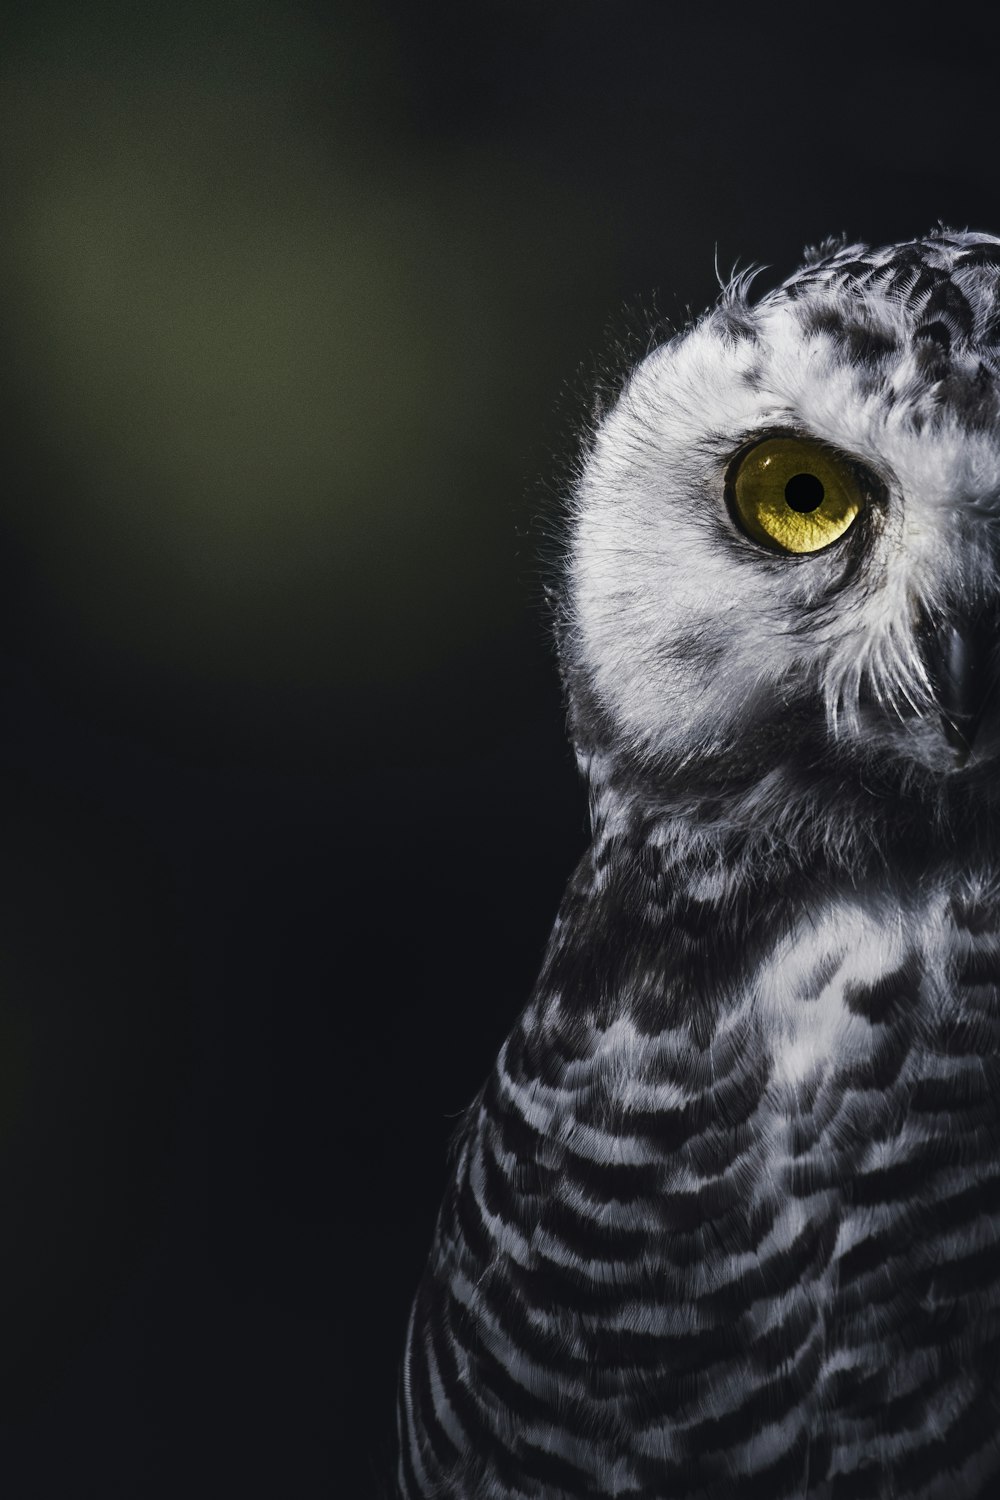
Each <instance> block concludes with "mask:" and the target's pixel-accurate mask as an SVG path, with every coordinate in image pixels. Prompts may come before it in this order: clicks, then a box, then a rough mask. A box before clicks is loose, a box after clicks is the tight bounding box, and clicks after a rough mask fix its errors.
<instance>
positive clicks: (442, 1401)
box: [403, 874, 1000, 1500]
mask: <svg viewBox="0 0 1000 1500" xmlns="http://www.w3.org/2000/svg"><path fill="white" fill-rule="evenodd" d="M589 891H590V893H591V895H592V896H593V894H594V893H595V892H599V901H600V902H607V901H611V902H612V903H614V902H615V899H616V895H615V881H614V880H612V881H610V882H608V881H607V879H606V876H603V875H593V874H592V876H591V878H590V884H589ZM970 891H972V894H970ZM618 894H619V895H620V894H621V892H619V893H618ZM632 895H633V897H634V891H633V893H632ZM630 910H631V911H632V914H633V920H634V921H638V922H639V924H640V926H641V925H642V923H643V921H644V920H645V918H644V917H643V916H642V915H639V916H636V904H635V902H634V899H631V904H630ZM647 915H648V914H647ZM663 915H664V914H663V913H661V919H662V917H663ZM675 916H676V919H677V921H676V926H675V928H674V934H673V941H671V942H667V943H666V944H663V945H661V949H659V950H656V951H655V953H654V951H653V950H650V949H648V948H644V947H642V945H641V944H638V943H636V944H628V943H626V944H625V945H624V947H623V946H621V945H618V947H617V952H618V955H619V958H618V972H617V974H616V976H615V979H616V982H612V977H611V975H610V973H608V974H605V975H604V976H602V975H601V974H599V973H598V974H595V973H593V972H591V974H590V979H591V984H590V986H589V987H588V992H587V993H588V995H590V996H593V994H594V993H595V991H601V990H603V991H604V994H605V1004H604V1006H603V1008H602V1007H595V1006H594V1005H593V1004H592V1003H591V1002H588V1003H587V1004H586V1005H580V1004H579V1003H578V1002H577V1001H576V999H575V992H574V991H573V989H572V988H571V985H570V981H571V978H572V976H571V973H570V972H569V971H567V969H566V968H565V966H564V963H563V962H562V961H561V959H560V953H561V952H562V953H563V954H564V957H565V959H566V961H568V959H569V955H570V954H572V955H573V958H572V962H573V963H574V964H575V963H577V962H579V957H580V955H579V934H578V935H577V940H576V941H572V940H571V936H570V933H571V929H572V920H571V918H570V919H568V920H567V921H564V923H563V924H562V927H561V936H560V933H559V932H557V936H556V940H555V942H554V947H553V952H552V953H551V954H550V960H549V963H548V965H547V967H546V972H545V975H543V981H544V982H543V986H542V988H541V989H540V993H539V995H538V997H537V998H536V1001H535V1003H534V1004H533V1005H532V1006H530V1007H529V1008H528V1010H527V1011H526V1012H525V1014H524V1016H523V1017H522V1019H521V1021H520V1023H519V1025H518V1026H517V1027H516V1028H515V1030H514V1032H513V1033H512V1035H511V1037H510V1038H509V1039H508V1041H507V1043H506V1044H505V1046H504V1048H503V1050H502V1052H501V1055H500V1057H499V1059H498V1062H497V1065H496V1068H495V1069H494V1072H493V1074H492V1076H491V1078H490V1080H489V1082H488V1084H487V1087H486V1089H485V1091H484V1094H483V1096H482V1098H481V1099H480V1101H478V1102H477V1104H476V1106H475V1107H474V1109H473V1111H472V1112H471V1113H470V1116H469V1118H468V1120H467V1122H466V1127H465V1129H464V1131H463V1134H462V1137H461V1140H460V1145H459V1155H458V1164H457V1173H456V1178H455V1182H454V1185H453V1189H452V1191H451V1193H450V1194H449V1197H448V1198H447V1199H446V1202H445V1205H444V1207H443V1210H442V1217H441V1223H440V1226H439V1239H438V1249H437V1253H436V1256H435V1257H434V1258H433V1260H432V1266H431V1268H430V1270H429V1273H428V1276H427V1277H426V1278H425V1282H424V1284H423V1287H422V1289H421V1293H420V1296H419V1297H418V1301H417V1304H416V1307H415V1310H414V1318H413V1323H412V1325H411V1336H410V1346H409V1349H408V1352H407V1367H406V1381H407V1382H408V1390H409V1393H410V1397H409V1399H410V1401H411V1410H415V1411H419V1412H420V1415H419V1419H418V1418H417V1417H416V1416H411V1417H410V1418H408V1419H407V1420H408V1421H409V1423H410V1426H409V1428H407V1425H406V1420H404V1443H407V1444H408V1446H407V1447H406V1448H405V1450H404V1461H403V1470H404V1472H407V1471H409V1472H410V1473H412V1475H413V1479H412V1481H411V1483H410V1489H409V1490H408V1491H407V1493H410V1494H421V1495H422V1494H430V1493H442V1494H447V1495H454V1496H456V1497H458V1496H461V1497H465V1496H469V1497H473V1496H477V1497H478V1496H483V1497H485V1496H500V1495H507V1494H518V1495H520V1494H524V1495H529V1494H532V1495H535V1494H537V1495H544V1496H545V1497H546V1500H550V1497H551V1500H555V1497H560V1500H563V1497H570V1496H574V1497H576V1496H584V1495H592V1496H605V1495H607V1496H612V1495H614V1496H626V1495H627V1496H634V1497H648V1500H653V1497H660V1496H663V1495H670V1496H673V1495H674V1494H677V1495H685V1494H689V1493H691V1494H699V1493H708V1494H712V1495H718V1496H720V1497H723V1496H725V1497H729V1496H737V1495H744V1494H746V1495H758V1494H767V1495H768V1496H769V1497H780V1496H785V1495H787V1496H789V1497H791V1496H796V1497H802V1496H806V1495H810V1496H820V1495H831V1496H832V1495H840V1494H844V1495H846V1494H851V1495H865V1494H871V1495H873V1496H882V1495H889V1494H891V1495H893V1496H909V1495H913V1496H916V1495H921V1496H927V1497H931V1496H941V1497H944V1496H948V1497H954V1496H956V1495H974V1494H979V1493H981V1492H983V1487H985V1486H986V1485H987V1483H988V1476H989V1475H990V1474H992V1473H993V1472H994V1470H995V1469H996V1468H997V1466H998V1465H1000V1456H998V1452H997V1440H996V1428H997V1422H996V1412H997V1404H998V1395H1000V1367H998V1350H1000V1252H998V1249H997V1242H998V1232H1000V1162H998V1153H997V1150H996V1141H997V1138H998V1123H1000V1122H998V1118H997V1115H998V1108H997V1101H998V1099H1000V1046H998V1043H1000V1028H998V1019H997V1018H998V1015H1000V1006H998V982H1000V915H998V912H997V910H996V908H995V906H994V905H993V903H992V902H991V901H987V900H986V899H985V898H980V897H977V896H976V894H975V891H974V890H973V888H972V887H971V886H970V884H969V882H968V881H966V882H964V883H963V885H962V893H961V894H956V893H955V891H954V890H952V889H951V888H950V886H949V884H948V882H947V881H945V880H942V881H940V882H938V883H937V884H936V885H935V886H934V888H933V891H932V893H931V894H929V895H925V896H924V897H923V898H922V899H921V900H920V901H919V902H916V903H915V902H913V901H904V900H902V899H900V900H898V901H896V902H895V903H893V902H892V901H888V900H887V898H886V895H885V892H884V891H883V892H882V893H881V894H880V897H879V900H878V902H877V904H875V903H867V902H866V901H865V900H864V899H863V898H862V897H859V896H857V895H856V894H853V895H852V897H851V899H850V900H849V901H847V900H845V901H844V902H842V903H835V902H831V903H830V904H829V905H828V906H827V907H825V908H824V909H822V910H819V911H816V912H814V913H813V914H812V915H811V917H810V918H809V920H808V921H804V922H801V923H799V924H798V925H796V926H795V927H794V928H793V929H792V930H790V931H788V930H785V931H783V933H782V935H781V936H780V937H779V938H778V939H777V940H775V941H766V940H761V937H760V934H758V935H757V937H756V939H754V938H753V937H752V936H751V935H750V934H749V933H748V934H746V935H745V942H744V945H743V950H744V957H743V959H742V961H741V960H739V959H737V960H736V961H735V963H732V965H731V966H730V963H729V961H731V960H732V955H731V954H727V955H724V957H725V958H726V959H727V964H726V967H725V972H726V973H727V974H728V981H727V993H726V994H725V995H724V996H723V995H720V993H719V992H718V990H716V991H715V992H714V993H713V994H706V993H705V992H704V991H702V993H701V994H700V995H696V994H692V993H691V991H690V990H689V989H686V988H685V986H686V985H687V983H688V975H689V974H690V973H693V972H696V973H698V974H701V975H702V976H704V975H706V974H711V973H712V962H711V954H710V952H709V949H710V947H711V945H712V938H711V934H712V932H713V930H714V929H715V926H716V924H714V923H713V922H712V921H711V920H710V916H711V913H710V911H708V910H706V909H705V906H704V905H703V906H702V907H701V908H700V909H699V910H698V911H697V912H695V913H692V912H691V911H690V909H689V908H688V907H685V908H684V909H683V910H680V909H679V910H678V911H677V912H676V913H675ZM623 925H624V924H623V912H622V907H621V905H619V906H618V907H617V908H616V911H615V916H614V926H615V929H616V931H618V932H620V931H621V930H622V927H623ZM594 926H595V923H594V913H593V909H592V908H591V911H590V916H589V920H588V930H590V931H593V930H594ZM597 926H598V928H599V926H600V924H599V923H598V924H597ZM661 930H662V929H661ZM699 934H700V936H698V935H699ZM716 947H717V945H716ZM664 952H666V953H667V954H672V955H673V956H672V958H670V957H668V958H664V957H663V953H664ZM714 957H715V960H716V972H717V973H719V974H721V973H722V972H723V970H722V969H721V968H719V966H718V959H719V954H718V953H717V952H716V953H715V955H714ZM678 986H679V989H678ZM654 993H655V994H658V996H659V1004H658V1005H657V1006H654V1005H653V1003H652V998H651V997H652V995H653V994H654ZM699 1006H700V1007H701V1011H700V1012H699V1013H698V1014H695V1013H694V1008H695V1007H699ZM418 1403H419V1406H418ZM418 1427H419V1429H421V1430H423V1431H424V1432H425V1433H434V1434H436V1440H437V1449H436V1450H435V1456H432V1455H431V1452H430V1450H429V1449H428V1448H427V1447H426V1445H425V1444H423V1443H421V1441H420V1438H419V1437H418V1435H417V1434H418ZM421 1475H422V1476H423V1477H421ZM502 1475H507V1476H508V1478H507V1480H502V1479H501V1478H498V1477H497V1476H502ZM963 1476H964V1477H963ZM504 1483H507V1484H508V1485H509V1488H504V1487H503V1485H504ZM449 1485H450V1488H449ZM889 1485H891V1488H888V1487H887V1486H889ZM956 1485H958V1486H959V1487H958V1488H956ZM434 1486H443V1488H440V1489H435V1488H434ZM531 1486H533V1488H532V1487H531ZM961 1486H964V1488H963V1487H961Z"/></svg>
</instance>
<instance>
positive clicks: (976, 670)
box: [923, 615, 997, 765]
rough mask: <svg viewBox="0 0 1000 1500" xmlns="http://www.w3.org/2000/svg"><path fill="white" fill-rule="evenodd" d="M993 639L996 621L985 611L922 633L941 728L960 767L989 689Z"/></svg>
mask: <svg viewBox="0 0 1000 1500" xmlns="http://www.w3.org/2000/svg"><path fill="white" fill-rule="evenodd" d="M996 638H997V622H996V620H995V619H994V618H993V617H992V616H990V617H987V616H985V615H982V616H978V615H977V616H972V617H970V618H968V619H966V620H963V621H961V622H960V623H956V622H955V620H954V619H951V620H944V621H942V622H941V623H940V624H938V625H935V626H929V627H928V628H927V629H926V630H925V631H924V633H923V647H924V663H925V665H926V667H927V671H928V675H929V676H930V679H931V682H932V683H933V685H934V691H935V696H936V697H937V701H938V709H939V711H940V714H941V727H942V729H943V730H944V737H945V739H946V740H947V741H948V744H949V745H950V746H951V747H952V749H953V750H955V752H956V756H957V759H958V763H959V764H960V765H964V764H965V761H966V760H967V759H968V756H969V752H970V751H971V749H972V745H973V741H974V740H975V738H976V734H977V732H978V730H979V726H980V724H981V722H982V718H983V710H984V708H985V707H986V699H987V697H988V695H989V692H990V690H991V688H992V687H993V678H992V673H991V671H990V666H991V657H992V655H993V649H994V646H995V643H996Z"/></svg>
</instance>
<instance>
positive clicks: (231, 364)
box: [0, 0, 1000, 1500]
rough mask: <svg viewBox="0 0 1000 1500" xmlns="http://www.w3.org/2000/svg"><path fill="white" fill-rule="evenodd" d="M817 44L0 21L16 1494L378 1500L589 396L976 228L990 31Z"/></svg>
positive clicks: (570, 845) (903, 23) (560, 877)
mask: <svg viewBox="0 0 1000 1500" xmlns="http://www.w3.org/2000/svg"><path fill="white" fill-rule="evenodd" d="M986 14H987V12H986V11H985V9H984V10H983V12H982V15H983V16H984V17H985V16H986ZM822 17H823V19H822V23H820V21H819V19H818V18H819V12H818V11H817V10H816V9H815V8H808V9H807V8H802V7H791V6H789V7H787V8H780V7H771V8H765V9H764V10H762V9H761V8H760V7H748V6H747V7H740V8H735V7H734V8H733V9H732V10H731V11H728V10H720V9H718V8H716V7H710V6H702V7H697V8H685V9H684V11H683V12H682V13H678V11H676V10H675V9H674V8H673V7H669V6H667V5H652V4H649V5H633V4H610V3H607V4H601V5H587V4H566V3H556V4H521V5H518V4H513V5H512V4H503V5H501V4H496V5H485V4H477V3H475V0H463V3H455V4H431V5H421V4H413V3H406V4H404V3H399V4H362V3H360V0H359V3H357V4H350V3H344V4H339V5H332V6H327V7H321V6H313V5H308V4H291V3H284V0H282V3H276V4H272V5H267V6H257V5H252V4H242V5H238V4H226V3H223V0H200V3H198V4H194V3H191V4H183V3H175V4H169V5H162V6H157V5H153V6H150V7H143V6H134V5H131V6H125V5H120V6H110V5H82V6H81V5H79V4H68V3H67V4H65V5H54V4H45V3H42V4H36V5H33V6H31V7H28V6H26V5H25V6H24V7H22V8H16V7H15V8H9V7H8V8H7V9H5V10H4V12H3V21H2V33H0V203H2V205H3V228H2V232H0V273H2V274H0V338H2V349H3V359H2V362H0V413H2V422H3V450H2V452H3V477H4V486H3V503H2V506H0V623H2V636H0V689H2V700H0V701H2V712H3V732H2V734H0V803H2V807H0V813H2V816H0V1192H2V1196H0V1400H2V1408H0V1410H2V1417H3V1420H2V1426H0V1489H2V1490H3V1493H4V1495H5V1496H10V1497H13V1500H18V1497H20V1496H44V1497H48V1496H53V1497H63V1496H67V1495H72V1496H73V1497H80V1500H83V1497H89V1496H94V1497H100V1500H115V1497H122V1500H141V1497H146V1496H148V1497H176V1496H179V1495H184V1496H192V1497H199V1496H211V1497H217V1496H222V1495H239V1496H241V1497H242V1496H257V1495H261V1496H294V1497H311V1496H336V1497H340V1496H345V1497H347V1496H350V1497H352V1500H354V1497H358V1500H363V1497H365V1496H368V1495H371V1496H383V1495H387V1494H388V1491H389V1482H390V1475H391V1471H392V1461H391V1442H392V1439H391V1431H392V1404H393V1395H394V1385H395V1376H396V1362H397V1358H398V1353H399V1349H400V1345H401V1341H402V1337H403V1329H404V1323H405V1317H406V1312H407V1307H408V1303H409V1300H410V1297H411V1296H412V1293H413V1290H414V1286H415V1283H416V1280H417V1278H418V1275H419V1272H420V1267H421V1262H422V1259H423V1256H424V1254H425V1252H426V1247H427V1244H428V1241H429V1238H430V1234H431V1230H432V1225H433V1219H434V1214H435V1212H436V1206H437V1200H438V1197H439V1195H440V1192H441V1188H442V1184H443V1179H444V1172H445V1150H446V1143H447V1139H448V1137H449V1134H450V1132H451V1131H452V1129H453V1128H454V1124H455V1120H456V1117H457V1115H458V1113H459V1112H460V1111H461V1110H462V1108H463V1107H464V1106H465V1104H466V1103H467V1102H468V1101H469V1099H470V1098H471V1097H472V1095H473V1094H474V1093H475V1091H476V1089H477V1088H478V1086H479V1083H480V1081H481V1079H482V1077H483V1075H484V1074H485V1072H486V1070H487V1068H488V1066H489V1064H490V1061H491V1059H492V1057H493V1055H494V1053H495V1051H496V1048H497V1046H498V1044H499V1042H500V1040H501V1039H502V1037H503V1035H504V1033H505V1032H506V1030H507V1028H508V1027H509V1025H510V1022H511V1020H512V1018H513V1016H514V1015H515V1013H516V1011H517V1009H518V1008H519V1006H520V1005H521V1004H522V1003H523V1001H524V999H525V998H526V995H527V992H528V990H529V987H530V985H531V983H532V979H533V977H534V974H535V971H536V969H537V965H538V962H539V959H540V955H541V952H542V948H543V944H544V941H545V937H546V933H547V930H548V928H549V925H550V923H551V920H552V917H553V914H554V911H555V907H556V904H557V902H558V899H559V895H560V892H561V889H562V886H563V883H564V881H565V879H566V877H567V875H568V873H569V871H570V869H571V867H572V865H573V862H574V860H575V859H576V857H577V856H578V854H579V852H580V851H581V850H582V848H583V846H584V842H585V838H586V826H585V801H584V798H583V795H582V792H581V789H580V788H579V786H578V784H577V781H576V776H575V771H574V768H573V762H572V757H571V755H570V752H569V749H568V747H567V745H566V743H565V738H564V734H563V725H562V708H561V703H560V694H559V687H558V682H557V679H556V674H555V670H554V665H553V659H552V651H551V646H550V640H549V626H548V622H547V619H546V615H545V609H544V604H543V597H544V584H545V580H546V568H547V566H548V565H547V564H546V562H545V558H546V556H550V555H551V553H552V551H553V548H554V545H555V544H554V542H553V540H552V539H553V537H554V536H555V535H556V533H557V529H558V527H557V519H556V518H557V512H558V495H559V493H560V490H561V488H562V487H563V486H564V484H565V474H566V470H567V465H568V462H569V460H570V458H571V455H572V452H573V446H574V436H573V434H574V431H575V429H576V427H577V426H578V424H579V421H580V419H581V414H582V413H583V412H585V411H586V402H587V392H588V390H589V388H590V386H591V385H592V383H593V380H594V377H595V374H596V372H597V371H598V370H599V369H600V368H601V366H602V363H603V362H604V361H605V351H606V350H607V349H608V348H609V347H610V346H612V345H613V344H614V343H615V341H616V339H619V340H620V339H621V338H628V337H630V336H631V335H632V334H634V333H635V330H636V329H641V328H642V326H643V320H644V319H648V320H649V321H651V322H655V321H656V319H657V318H659V317H666V318H667V319H674V320H675V321H683V319H684V318H685V316H686V315H687V309H688V308H689V307H690V308H691V309H693V310H694V311H695V312H697V311H698V310H700V309H701V308H703V307H704V306H705V305H706V304H707V303H708V302H709V301H710V300H711V299H712V297H713V296H714V294H715V289H716V280H715V271H714V263H715V261H716V260H717V261H718V265H719V267H720V268H721V270H722V271H723V273H728V271H729V270H730V269H731V268H732V267H733V265H734V263H735V262H737V261H739V263H740V264H741V265H746V264H748V263H751V262H758V263H763V264H764V265H766V266H769V267H771V270H770V271H768V272H765V274H764V276H763V277H762V280H761V283H760V284H761V285H762V286H763V285H767V284H768V281H769V279H770V281H771V282H773V280H774V279H775V278H777V277H779V276H782V275H785V274H787V273H788V271H790V270H791V269H792V267H793V266H794V264H795V263H796V260H797V258H798V255H799V252H800V250H801V248H802V246H803V245H804V244H806V243H810V242H814V241H816V240H818V239H821V238H823V237H824V236H825V235H827V234H829V233H831V232H836V231H840V230H846V231H848V232H849V233H850V234H851V235H852V236H858V237H862V238H867V239H870V240H873V241H876V242H881V241H885V240H889V239H897V238H905V237H909V236H911V235H913V234H916V233H920V232H923V231H925V230H927V229H928V228H930V227H932V226H933V225H934V223H935V222H936V221H937V220H938V219H939V218H940V219H943V220H944V221H945V222H948V223H951V224H953V225H959V226H962V225H965V224H971V225H973V226H974V227H981V228H985V229H992V230H997V229H1000V202H998V199H997V190H996V177H997V169H996V152H995V142H996V127H995V121H994V114H995V104H994V99H995V72H996V69H995V61H994V59H995V46H994V42H995V37H994V36H993V35H992V32H991V28H990V24H989V23H988V22H987V21H986V20H985V19H984V20H982V21H979V20H978V19H977V14H976V12H975V11H974V10H971V11H970V10H968V9H965V10H963V12H962V25H961V28H960V29H959V28H958V27H957V26H956V27H954V28H953V29H952V28H950V27H949V23H948V17H947V16H946V15H941V14H938V15H937V20H936V21H935V25H934V29H933V32H931V31H929V30H925V29H923V25H922V23H921V20H920V15H919V11H918V10H916V9H915V8H913V7H912V6H907V7H905V8H904V7H899V8H878V9H875V8H873V9H870V10H868V11H866V12H865V13H864V16H863V17H858V16H853V15H851V14H849V13H848V12H846V11H844V12H839V11H833V12H831V11H830V10H828V9H824V10H823V12H822ZM642 309H645V312H644V311H642ZM616 331H617V332H616Z"/></svg>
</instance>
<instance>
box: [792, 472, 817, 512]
mask: <svg viewBox="0 0 1000 1500" xmlns="http://www.w3.org/2000/svg"><path fill="white" fill-rule="evenodd" d="M823 493H824V491H823V481H822V479H817V478H816V475H815V474H793V475H792V477H791V479H790V480H789V481H788V483H787V484H786V485H785V501H786V503H787V504H788V506H789V508H790V509H791V510H797V511H798V512H799V514H800V515H804V514H805V513H806V512H807V511H810V510H818V508H819V507H820V506H821V505H822V504H823Z"/></svg>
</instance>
